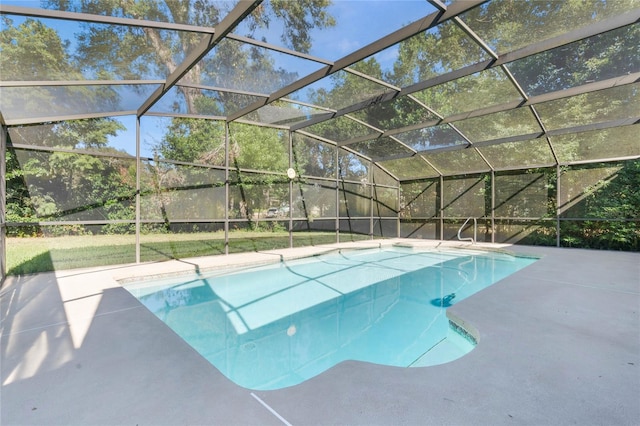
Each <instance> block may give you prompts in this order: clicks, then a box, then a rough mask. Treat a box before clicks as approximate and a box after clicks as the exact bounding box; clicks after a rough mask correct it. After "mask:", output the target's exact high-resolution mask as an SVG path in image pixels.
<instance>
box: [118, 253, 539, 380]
mask: <svg viewBox="0 0 640 426" xmlns="http://www.w3.org/2000/svg"><path fill="white" fill-rule="evenodd" d="M535 260H536V259H533V258H525V257H514V256H510V255H507V254H503V253H495V252H481V251H470V250H440V251H435V250H434V251H419V250H414V249H411V248H402V247H393V248H384V249H370V250H352V251H341V252H335V253H332V254H327V255H322V256H314V257H313V258H307V259H303V260H295V261H286V262H282V263H279V264H274V265H268V266H262V267H255V268H250V269H244V270H239V271H228V272H226V273H224V274H221V273H220V272H218V273H211V274H208V275H207V274H203V275H195V274H194V275H193V276H190V277H181V278H179V279H175V278H174V279H167V280H161V281H153V282H140V283H133V284H129V285H126V286H125V288H126V289H127V290H128V291H129V292H131V293H132V294H133V295H134V296H135V297H137V298H138V299H139V300H140V301H141V302H142V303H143V304H144V305H145V306H146V307H147V308H148V309H149V310H151V311H152V312H153V313H154V314H155V315H156V316H157V317H158V318H160V319H161V320H162V321H163V322H165V323H166V324H167V325H168V326H169V327H171V328H172V329H173V330H174V331H175V332H176V333H177V334H178V335H180V336H181V337H182V338H183V339H184V340H185V341H186V342H187V343H189V344H190V345H191V346H192V347H194V348H195V349H196V350H197V351H198V352H199V353H200V354H202V356H204V357H205V358H206V359H207V360H209V361H210V362H211V363H212V364H213V365H214V366H215V367H217V368H218V369H219V370H220V371H221V372H222V373H223V374H224V375H226V376H227V377H228V378H229V379H231V380H233V381H234V382H235V383H237V384H238V385H240V386H243V387H246V388H250V389H260V390H267V389H278V388H283V387H287V386H292V385H295V384H298V383H301V382H303V381H304V380H307V379H309V378H311V377H314V376H316V375H318V374H320V373H321V372H323V371H325V370H327V369H328V368H330V367H332V366H333V365H336V364H338V363H339V362H341V361H344V360H362V361H368V362H373V363H378V364H386V365H393V366H402V367H409V366H427V365H434V364H439V363H443V362H448V361H451V360H453V359H455V358H458V357H459V356H462V355H464V354H465V353H467V352H469V351H470V350H471V349H472V348H473V343H472V342H471V341H470V339H469V338H468V336H466V337H464V336H462V335H461V334H459V333H458V332H457V331H456V330H455V329H454V328H455V327H452V326H451V324H450V323H449V320H448V318H447V317H446V314H445V311H446V308H447V307H449V306H451V305H453V304H455V303H456V302H458V301H460V300H462V299H464V298H466V297H468V296H470V295H471V294H473V293H475V292H477V291H479V290H481V289H483V288H485V287H487V286H489V285H491V284H492V283H494V282H496V281H498V280H500V279H502V278H504V277H506V276H507V275H510V274H512V273H513V272H515V271H517V270H519V269H521V268H523V267H525V266H527V265H529V264H531V263H533V262H534V261H535Z"/></svg>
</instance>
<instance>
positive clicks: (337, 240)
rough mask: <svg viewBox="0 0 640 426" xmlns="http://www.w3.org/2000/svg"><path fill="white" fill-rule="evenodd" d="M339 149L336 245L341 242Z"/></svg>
mask: <svg viewBox="0 0 640 426" xmlns="http://www.w3.org/2000/svg"><path fill="white" fill-rule="evenodd" d="M339 149H340V148H338V147H337V146H336V155H335V157H334V158H335V164H336V171H335V174H336V182H335V185H336V243H339V242H340V164H339V163H338V161H340V155H339V153H338V150H339Z"/></svg>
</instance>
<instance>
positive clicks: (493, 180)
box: [491, 169, 496, 243]
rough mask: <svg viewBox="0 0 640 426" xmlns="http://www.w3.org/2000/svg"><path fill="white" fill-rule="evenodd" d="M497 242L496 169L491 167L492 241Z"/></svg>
mask: <svg viewBox="0 0 640 426" xmlns="http://www.w3.org/2000/svg"><path fill="white" fill-rule="evenodd" d="M495 242H496V171H495V170H493V169H491V243H495Z"/></svg>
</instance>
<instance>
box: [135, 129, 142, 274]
mask: <svg viewBox="0 0 640 426" xmlns="http://www.w3.org/2000/svg"><path fill="white" fill-rule="evenodd" d="M141 165H142V164H141V161H140V117H136V263H140V228H141V227H140V175H141V174H142V171H141Z"/></svg>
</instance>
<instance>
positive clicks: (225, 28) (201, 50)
mask: <svg viewBox="0 0 640 426" xmlns="http://www.w3.org/2000/svg"><path fill="white" fill-rule="evenodd" d="M260 3H262V0H254V1H241V2H240V3H239V4H238V5H237V6H236V7H235V8H234V9H233V10H232V11H231V12H230V13H229V14H228V15H227V16H225V17H224V19H223V20H222V21H221V22H220V23H219V24H218V25H216V26H215V32H214V34H210V35H208V36H207V37H205V39H204V40H202V41H201V42H200V44H199V45H198V46H197V47H196V48H195V49H194V51H193V52H191V53H190V54H189V56H188V57H187V58H186V59H185V60H184V62H182V64H181V65H180V66H178V68H177V69H176V70H175V71H174V72H173V73H171V75H169V77H167V80H166V82H165V84H164V85H163V86H162V87H159V88H158V89H157V90H156V91H155V92H154V93H153V94H152V95H151V96H150V97H149V98H148V99H147V100H146V101H145V102H144V103H143V104H142V106H141V107H140V108H139V109H138V113H137V116H138V117H140V116H142V115H143V114H144V113H145V112H147V111H148V110H149V109H150V108H151V107H152V106H153V105H154V104H155V103H156V102H158V101H159V100H160V98H161V97H162V96H163V95H164V94H165V93H167V92H168V91H169V90H170V89H171V88H172V87H173V86H175V84H176V83H177V82H178V80H180V79H181V78H182V77H183V76H184V75H185V74H187V73H188V72H189V71H190V70H191V69H192V68H193V67H194V66H195V65H196V64H197V63H198V61H200V60H201V59H202V58H203V57H204V56H205V55H206V54H207V53H209V52H210V51H211V49H213V48H214V47H215V46H216V45H217V44H218V43H219V42H220V41H221V40H222V39H223V38H224V37H225V36H226V35H227V34H229V33H230V32H231V30H232V29H233V28H235V27H236V26H237V25H238V24H239V23H240V22H241V21H242V20H243V19H244V18H245V17H246V16H247V15H249V14H250V13H251V12H252V11H253V10H254V9H255V8H256V7H258V5H260Z"/></svg>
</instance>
